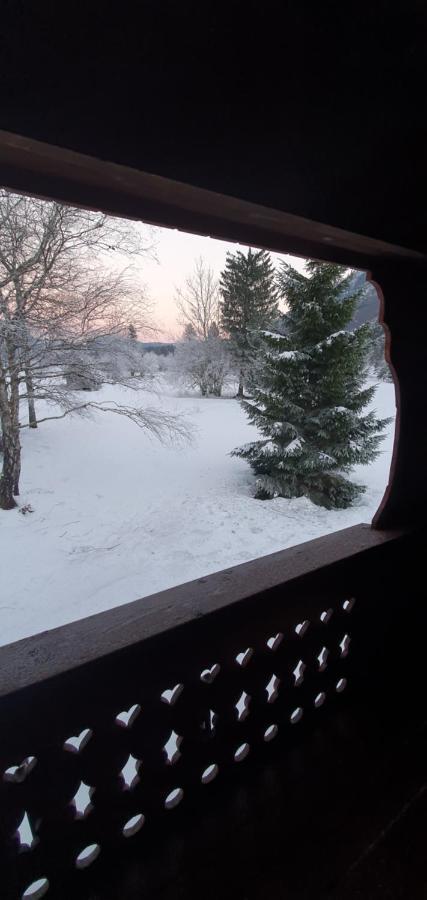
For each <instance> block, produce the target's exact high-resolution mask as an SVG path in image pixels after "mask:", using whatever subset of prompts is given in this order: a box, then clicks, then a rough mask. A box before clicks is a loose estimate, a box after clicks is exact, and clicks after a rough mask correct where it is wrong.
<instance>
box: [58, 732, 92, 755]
mask: <svg viewBox="0 0 427 900" xmlns="http://www.w3.org/2000/svg"><path fill="white" fill-rule="evenodd" d="M92 733H93V732H92V730H91V729H90V728H85V729H84V731H81V732H80V734H79V735H77V737H75V736H73V737H69V738H67V740H66V741H65V742H64V750H69V751H70V752H71V753H80V750H83V747H85V746H86V744H87V742H88V741H90V739H91V737H92Z"/></svg>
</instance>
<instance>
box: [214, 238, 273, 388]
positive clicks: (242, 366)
mask: <svg viewBox="0 0 427 900" xmlns="http://www.w3.org/2000/svg"><path fill="white" fill-rule="evenodd" d="M220 292H221V297H222V300H221V302H220V315H221V328H222V329H223V331H225V332H226V333H227V334H228V335H229V338H230V350H231V352H232V355H233V358H234V361H235V364H236V367H237V369H238V372H239V388H238V396H239V397H243V391H244V384H245V380H246V379H247V377H248V373H249V371H250V367H251V365H252V362H253V359H254V355H255V351H256V346H257V341H258V332H259V331H260V329H262V328H266V327H268V325H269V324H270V323H271V322H272V321H273V320H274V319H275V318H276V317H277V315H278V290H277V285H276V280H275V272H274V267H273V264H272V262H271V257H270V254H269V253H267V251H266V250H251V249H249V250H248V252H247V253H243V252H242V251H241V250H237V251H236V252H235V253H227V259H226V264H225V269H224V270H223V272H222V274H221V279H220Z"/></svg>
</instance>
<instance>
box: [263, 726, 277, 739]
mask: <svg viewBox="0 0 427 900" xmlns="http://www.w3.org/2000/svg"><path fill="white" fill-rule="evenodd" d="M278 730H279V727H278V725H269V726H268V728H267V729H266V730H265V731H264V740H265V741H272V740H273V739H274V738H275V737H276V734H277V732H278Z"/></svg>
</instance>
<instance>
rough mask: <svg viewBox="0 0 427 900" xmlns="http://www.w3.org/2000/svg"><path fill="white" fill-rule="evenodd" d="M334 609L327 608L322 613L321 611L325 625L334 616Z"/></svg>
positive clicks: (321, 619)
mask: <svg viewBox="0 0 427 900" xmlns="http://www.w3.org/2000/svg"><path fill="white" fill-rule="evenodd" d="M332 613H333V609H325V610H324V611H323V612H322V613H320V621H321V622H323V625H327V624H328V622H329V621H330V618H331V616H332Z"/></svg>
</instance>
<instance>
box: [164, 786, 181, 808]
mask: <svg viewBox="0 0 427 900" xmlns="http://www.w3.org/2000/svg"><path fill="white" fill-rule="evenodd" d="M183 796H184V791H183V790H182V788H175V789H174V790H173V791H171V792H170V794H168V795H167V797H166V800H165V808H166V809H174V808H175V806H178V804H179V803H181V800H182V798H183Z"/></svg>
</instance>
